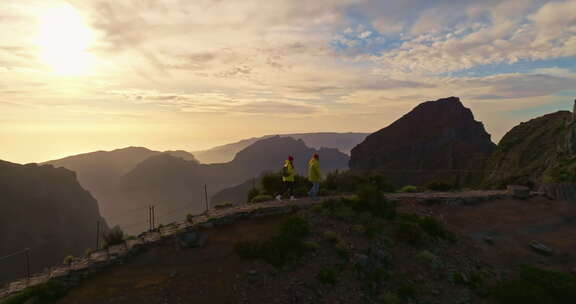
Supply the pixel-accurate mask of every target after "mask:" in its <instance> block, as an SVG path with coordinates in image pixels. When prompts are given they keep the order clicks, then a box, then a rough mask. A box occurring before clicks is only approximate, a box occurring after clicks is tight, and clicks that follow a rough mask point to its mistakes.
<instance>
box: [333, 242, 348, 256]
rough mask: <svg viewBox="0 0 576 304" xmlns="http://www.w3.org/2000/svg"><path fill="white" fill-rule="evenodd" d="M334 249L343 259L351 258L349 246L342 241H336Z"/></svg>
mask: <svg viewBox="0 0 576 304" xmlns="http://www.w3.org/2000/svg"><path fill="white" fill-rule="evenodd" d="M334 249H336V253H337V254H338V255H339V256H340V257H341V258H343V259H346V260H347V259H348V258H350V249H349V248H348V244H347V243H346V242H345V241H344V240H342V239H339V240H338V241H336V244H334Z"/></svg>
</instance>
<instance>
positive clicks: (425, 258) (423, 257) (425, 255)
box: [416, 250, 438, 265]
mask: <svg viewBox="0 0 576 304" xmlns="http://www.w3.org/2000/svg"><path fill="white" fill-rule="evenodd" d="M437 258H438V257H437V256H436V255H435V254H433V253H432V252H430V251H428V250H422V251H420V252H418V254H416V259H418V260H419V261H422V262H424V263H426V264H429V265H430V264H432V263H433V262H434V261H435V260H436V259H437Z"/></svg>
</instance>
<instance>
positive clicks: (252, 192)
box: [247, 188, 260, 203]
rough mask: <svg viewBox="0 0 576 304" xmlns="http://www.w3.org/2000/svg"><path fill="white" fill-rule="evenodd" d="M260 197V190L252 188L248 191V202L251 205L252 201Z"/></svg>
mask: <svg viewBox="0 0 576 304" xmlns="http://www.w3.org/2000/svg"><path fill="white" fill-rule="evenodd" d="M258 195H260V190H259V189H258V188H252V189H250V191H248V200H247V202H248V203H250V202H251V201H252V199H254V198H255V197H257V196H258Z"/></svg>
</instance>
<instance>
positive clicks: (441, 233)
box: [418, 216, 454, 240]
mask: <svg viewBox="0 0 576 304" xmlns="http://www.w3.org/2000/svg"><path fill="white" fill-rule="evenodd" d="M418 223H419V225H420V227H422V229H423V230H424V231H425V232H426V233H427V234H428V235H429V236H431V237H434V238H438V239H443V240H448V239H453V238H454V237H453V235H452V234H451V233H450V232H449V231H448V230H446V229H445V228H444V224H442V222H440V221H439V220H437V219H436V218H433V217H429V216H427V217H423V218H420V220H419V221H418Z"/></svg>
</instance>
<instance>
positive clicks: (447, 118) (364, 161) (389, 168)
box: [350, 97, 495, 184]
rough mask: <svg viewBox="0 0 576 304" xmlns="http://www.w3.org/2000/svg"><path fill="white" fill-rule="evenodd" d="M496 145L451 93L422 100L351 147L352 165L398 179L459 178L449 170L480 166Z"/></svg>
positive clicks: (407, 181) (417, 181)
mask: <svg viewBox="0 0 576 304" xmlns="http://www.w3.org/2000/svg"><path fill="white" fill-rule="evenodd" d="M494 148H495V145H494V143H492V141H491V140H490V134H488V133H487V132H486V130H485V129H484V125H483V124H482V123H481V122H478V121H476V120H475V119H474V115H473V114H472V111H471V110H470V109H468V108H466V107H465V106H464V105H463V104H462V102H460V99H459V98H458V97H449V98H443V99H438V100H436V101H427V102H424V103H421V104H419V105H418V106H416V107H415V108H414V109H413V110H412V111H410V112H409V113H407V114H406V115H404V116H402V117H401V118H400V119H398V120H396V121H395V122H394V123H392V124H391V125H389V126H388V127H386V128H384V129H381V130H379V131H377V132H376V133H373V134H371V135H369V136H368V137H367V138H366V140H365V141H364V142H362V143H361V144H359V145H358V146H356V147H355V148H354V149H352V154H351V159H350V168H351V169H352V170H355V171H373V170H375V171H382V172H383V173H385V174H386V175H387V176H389V177H390V179H391V180H392V181H393V182H395V183H397V184H422V183H425V182H426V181H427V180H432V179H461V177H459V176H456V175H455V174H448V172H449V170H451V171H453V172H454V170H468V171H473V170H478V171H479V170H481V169H482V167H483V165H484V161H485V160H486V159H487V158H488V157H489V156H490V153H491V152H492V151H493V150H494ZM442 172H444V173H442ZM465 179H469V178H465ZM458 182H461V181H458Z"/></svg>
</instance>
